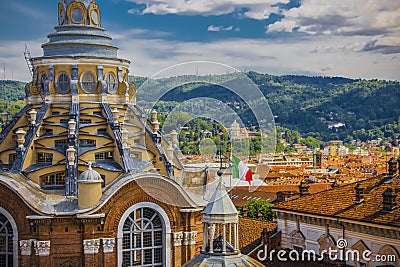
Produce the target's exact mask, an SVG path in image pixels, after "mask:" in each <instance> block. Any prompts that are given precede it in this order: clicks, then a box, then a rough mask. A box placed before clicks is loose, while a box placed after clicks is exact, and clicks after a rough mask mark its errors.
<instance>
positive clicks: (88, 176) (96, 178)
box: [78, 162, 103, 183]
mask: <svg viewBox="0 0 400 267" xmlns="http://www.w3.org/2000/svg"><path fill="white" fill-rule="evenodd" d="M78 181H79V182H87V183H89V182H94V183H98V182H101V183H102V182H103V179H102V178H101V175H100V173H98V172H97V171H95V170H93V169H92V163H91V162H89V168H88V169H87V170H86V171H84V172H82V173H81V175H79V178H78Z"/></svg>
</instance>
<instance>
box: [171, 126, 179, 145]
mask: <svg viewBox="0 0 400 267" xmlns="http://www.w3.org/2000/svg"><path fill="white" fill-rule="evenodd" d="M178 135H179V134H178V132H177V131H175V130H173V131H172V132H171V143H172V145H173V146H174V147H178V146H179V140H178Z"/></svg>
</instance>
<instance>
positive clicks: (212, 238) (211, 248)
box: [209, 223, 215, 253]
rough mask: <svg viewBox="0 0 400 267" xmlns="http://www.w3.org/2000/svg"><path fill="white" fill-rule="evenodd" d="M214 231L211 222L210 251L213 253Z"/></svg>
mask: <svg viewBox="0 0 400 267" xmlns="http://www.w3.org/2000/svg"><path fill="white" fill-rule="evenodd" d="M214 233H215V224H214V223H213V224H211V227H210V251H209V252H210V253H214Z"/></svg>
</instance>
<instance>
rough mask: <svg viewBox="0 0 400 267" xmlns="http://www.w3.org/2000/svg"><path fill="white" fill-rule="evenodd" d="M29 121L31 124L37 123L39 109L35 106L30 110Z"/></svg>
mask: <svg viewBox="0 0 400 267" xmlns="http://www.w3.org/2000/svg"><path fill="white" fill-rule="evenodd" d="M28 114H29V122H30V124H33V125H34V124H36V115H37V111H36V110H35V109H34V108H33V109H31V110H30V111H29V112H28Z"/></svg>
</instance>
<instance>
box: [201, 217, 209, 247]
mask: <svg viewBox="0 0 400 267" xmlns="http://www.w3.org/2000/svg"><path fill="white" fill-rule="evenodd" d="M207 233H208V227H207V223H203V247H202V248H201V252H206V248H207V243H208V242H207V240H208V234H207Z"/></svg>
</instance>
